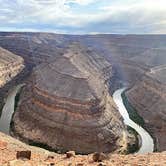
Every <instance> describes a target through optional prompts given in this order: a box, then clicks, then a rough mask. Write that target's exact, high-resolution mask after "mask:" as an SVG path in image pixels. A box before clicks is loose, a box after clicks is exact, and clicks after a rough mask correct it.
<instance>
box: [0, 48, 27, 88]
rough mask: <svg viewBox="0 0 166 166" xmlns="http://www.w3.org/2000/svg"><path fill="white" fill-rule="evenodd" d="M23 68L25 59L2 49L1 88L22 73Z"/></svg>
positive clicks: (0, 57)
mask: <svg viewBox="0 0 166 166" xmlns="http://www.w3.org/2000/svg"><path fill="white" fill-rule="evenodd" d="M23 68H24V60H23V58H21V57H19V56H17V55H15V54H13V53H11V52H9V51H7V50H5V49H3V48H1V47H0V87H2V86H3V85H5V84H6V83H7V82H9V81H10V80H11V79H12V78H13V77H15V76H16V75H17V74H18V73H20V72H21V70H22V69H23Z"/></svg>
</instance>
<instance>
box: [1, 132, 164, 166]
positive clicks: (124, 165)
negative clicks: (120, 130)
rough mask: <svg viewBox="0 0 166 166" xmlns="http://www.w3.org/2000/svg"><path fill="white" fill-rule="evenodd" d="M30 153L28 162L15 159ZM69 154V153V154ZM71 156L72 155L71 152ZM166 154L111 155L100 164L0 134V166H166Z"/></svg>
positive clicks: (91, 155) (84, 156)
mask: <svg viewBox="0 0 166 166" xmlns="http://www.w3.org/2000/svg"><path fill="white" fill-rule="evenodd" d="M22 151H30V152H31V157H30V160H29V159H26V160H22V159H17V154H18V152H22ZM68 154H69V153H68ZM70 154H71V152H70ZM72 154H74V153H73V152H72ZM165 158H166V152H162V153H151V154H146V155H136V154H134V155H132V154H131V155H118V154H111V155H108V156H107V157H106V158H105V157H102V158H101V159H103V160H102V161H101V162H100V161H98V162H94V154H89V155H74V156H73V155H72V156H71V157H67V155H66V154H63V155H62V154H57V153H53V152H49V151H47V150H43V149H41V148H37V147H32V146H28V145H26V144H24V143H22V142H20V141H18V140H16V139H14V138H12V137H9V136H7V135H5V134H2V133H0V165H1V166H25V165H26V166H48V165H58V166H69V165H70V166H105V165H106V166H129V165H141V166H147V165H148V166H154V165H155V166H164V165H166V160H165Z"/></svg>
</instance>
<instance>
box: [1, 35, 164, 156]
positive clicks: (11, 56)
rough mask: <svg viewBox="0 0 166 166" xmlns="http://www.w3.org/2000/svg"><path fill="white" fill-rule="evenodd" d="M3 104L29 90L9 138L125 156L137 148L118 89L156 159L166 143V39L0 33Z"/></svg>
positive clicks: (21, 97)
mask: <svg viewBox="0 0 166 166" xmlns="http://www.w3.org/2000/svg"><path fill="white" fill-rule="evenodd" d="M0 47H1V48H0V65H1V64H2V65H1V66H0V74H1V77H0V87H1V89H0V94H1V95H0V104H1V107H2V105H3V104H4V102H5V100H4V99H5V98H6V97H7V94H8V93H7V92H8V91H9V90H11V88H13V87H14V86H16V85H18V83H19V84H20V83H25V86H24V87H23V88H22V90H21V93H20V94H19V100H18V103H17V107H16V108H15V109H16V110H15V112H14V115H13V117H12V122H11V131H10V133H11V135H13V136H14V137H16V138H18V139H20V140H22V141H24V142H26V143H31V144H32V143H34V144H38V145H39V144H40V145H44V146H47V147H49V148H50V149H54V150H56V151H58V152H66V151H69V150H74V151H76V152H77V153H81V154H88V153H93V152H96V151H100V152H105V153H111V152H112V153H124V152H126V151H127V149H128V146H129V145H133V144H134V143H135V141H136V138H135V135H133V134H131V133H129V131H128V130H127V126H126V125H125V124H124V122H123V118H122V116H121V114H120V113H119V112H118V107H117V106H116V104H115V102H114V101H113V99H112V97H111V95H112V94H113V93H114V92H115V91H116V90H117V89H118V88H120V87H122V86H124V85H125V86H126V85H127V87H128V90H127V91H126V92H125V95H126V97H127V98H128V100H129V102H130V104H131V105H132V106H133V107H134V108H135V110H136V111H137V113H138V114H139V115H140V116H141V117H142V118H143V119H144V124H143V126H142V127H143V128H145V129H146V130H147V131H148V132H149V133H150V135H151V136H152V138H153V139H154V141H155V151H159V152H161V151H165V150H166V142H165V134H166V96H165V94H166V93H165V92H166V86H165V83H166V77H165V75H166V56H165V51H166V36H165V35H84V36H79V35H58V34H50V33H0Z"/></svg>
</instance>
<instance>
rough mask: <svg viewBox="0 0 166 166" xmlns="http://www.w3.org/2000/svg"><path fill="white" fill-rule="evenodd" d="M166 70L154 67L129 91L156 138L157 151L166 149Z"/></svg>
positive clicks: (131, 100) (132, 102)
mask: <svg viewBox="0 0 166 166" xmlns="http://www.w3.org/2000/svg"><path fill="white" fill-rule="evenodd" d="M165 75H166V70H165V68H164V66H163V69H162V68H161V69H160V70H159V68H156V69H152V70H151V72H150V73H147V74H146V75H145V76H144V77H143V78H142V79H141V81H140V82H138V83H137V84H136V85H135V86H134V87H133V88H131V89H130V90H129V91H128V92H127V96H128V99H129V101H130V102H131V104H132V105H133V106H134V107H135V108H136V109H137V111H138V113H139V114H140V115H141V116H142V117H143V118H144V120H145V124H146V127H147V128H148V129H149V130H150V132H151V133H152V135H153V137H155V138H156V145H157V151H163V150H166V139H165V134H166V78H165Z"/></svg>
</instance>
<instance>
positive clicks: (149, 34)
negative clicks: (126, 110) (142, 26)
mask: <svg viewBox="0 0 166 166" xmlns="http://www.w3.org/2000/svg"><path fill="white" fill-rule="evenodd" d="M0 33H48V34H57V35H74V36H84V35H89V36H94V35H121V36H127V35H135V36H155V35H161V36H162V35H166V33H163V34H161V33H158V34H157V33H156V34H155V33H144V34H143V33H140V34H139V33H128V34H120V33H96V34H92V33H89V34H88V33H85V34H72V33H71V34H70V33H56V32H50V31H48V32H47V31H0Z"/></svg>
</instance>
